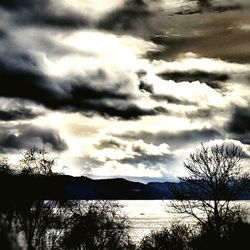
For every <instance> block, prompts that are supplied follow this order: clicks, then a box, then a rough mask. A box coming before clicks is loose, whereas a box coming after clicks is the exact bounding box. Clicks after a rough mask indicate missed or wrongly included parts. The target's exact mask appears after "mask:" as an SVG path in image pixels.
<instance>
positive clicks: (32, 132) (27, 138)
mask: <svg viewBox="0 0 250 250" xmlns="http://www.w3.org/2000/svg"><path fill="white" fill-rule="evenodd" d="M14 131H15V132H16V133H14ZM46 145H50V146H51V147H52V149H53V150H55V151H64V150H66V149H67V144H66V142H65V141H64V140H63V139H62V138H61V137H60V136H59V134H58V132H57V131H55V130H53V129H44V128H39V127H35V126H32V125H26V126H17V127H15V128H12V129H10V128H9V127H5V128H4V127H2V129H1V133H0V147H1V149H2V150H4V151H8V150H10V149H13V150H17V149H28V148H30V147H33V146H39V147H40V146H41V147H42V146H46Z"/></svg>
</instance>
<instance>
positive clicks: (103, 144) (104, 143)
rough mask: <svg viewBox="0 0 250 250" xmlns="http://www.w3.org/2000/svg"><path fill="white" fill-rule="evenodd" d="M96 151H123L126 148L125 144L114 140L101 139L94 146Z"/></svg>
mask: <svg viewBox="0 0 250 250" xmlns="http://www.w3.org/2000/svg"><path fill="white" fill-rule="evenodd" d="M95 147H96V148H97V149H105V148H114V149H124V148H126V145H125V143H122V142H121V141H118V140H116V139H115V138H110V139H103V140H100V141H99V142H98V144H96V145H95Z"/></svg>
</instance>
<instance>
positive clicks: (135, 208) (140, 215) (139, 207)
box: [119, 200, 250, 242]
mask: <svg viewBox="0 0 250 250" xmlns="http://www.w3.org/2000/svg"><path fill="white" fill-rule="evenodd" d="M169 203H170V201H168V200H166V201H163V200H122V201H119V204H121V205H122V206H123V209H122V210H123V212H124V213H125V214H126V215H127V216H128V218H129V220H130V221H131V224H132V230H131V237H132V239H133V240H134V241H135V242H139V241H140V240H141V239H142V238H143V236H144V235H147V234H149V233H150V232H151V231H152V230H160V229H161V228H162V227H164V226H167V225H169V224H170V223H171V222H172V221H182V222H186V223H194V220H193V219H192V218H190V217H188V216H186V215H180V214H176V213H170V212H168V211H169ZM239 203H240V204H243V205H244V206H246V207H247V208H248V209H250V201H240V202H239Z"/></svg>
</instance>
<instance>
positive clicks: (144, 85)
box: [139, 80, 154, 94]
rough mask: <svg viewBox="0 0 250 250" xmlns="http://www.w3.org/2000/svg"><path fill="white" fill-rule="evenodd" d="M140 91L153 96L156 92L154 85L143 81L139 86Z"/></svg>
mask: <svg viewBox="0 0 250 250" xmlns="http://www.w3.org/2000/svg"><path fill="white" fill-rule="evenodd" d="M139 90H140V91H142V92H144V91H146V92H149V93H151V94H152V93H153V92H154V87H153V85H150V84H147V83H145V82H144V81H142V80H141V81H140V84H139Z"/></svg>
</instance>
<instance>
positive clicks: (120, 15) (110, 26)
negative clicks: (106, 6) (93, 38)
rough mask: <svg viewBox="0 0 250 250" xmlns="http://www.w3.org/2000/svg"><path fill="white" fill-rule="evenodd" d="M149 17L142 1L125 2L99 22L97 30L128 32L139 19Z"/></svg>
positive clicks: (128, 0) (129, 0)
mask: <svg viewBox="0 0 250 250" xmlns="http://www.w3.org/2000/svg"><path fill="white" fill-rule="evenodd" d="M149 15H150V12H149V10H148V8H147V5H146V3H144V1H143V0H127V1H126V2H125V3H124V5H123V6H122V7H120V8H118V9H115V10H113V11H112V12H111V13H108V14H107V15H106V16H105V17H104V18H102V19H101V20H100V21H99V24H98V28H101V29H105V30H111V31H128V30H131V29H134V25H135V24H136V22H137V21H138V20H140V19H145V18H146V17H148V16H149Z"/></svg>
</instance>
